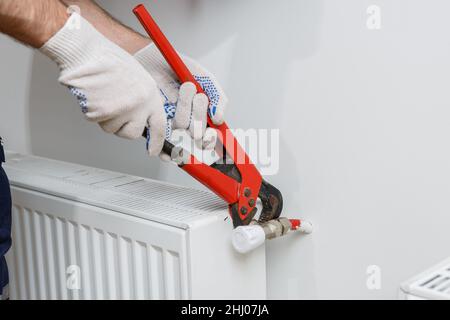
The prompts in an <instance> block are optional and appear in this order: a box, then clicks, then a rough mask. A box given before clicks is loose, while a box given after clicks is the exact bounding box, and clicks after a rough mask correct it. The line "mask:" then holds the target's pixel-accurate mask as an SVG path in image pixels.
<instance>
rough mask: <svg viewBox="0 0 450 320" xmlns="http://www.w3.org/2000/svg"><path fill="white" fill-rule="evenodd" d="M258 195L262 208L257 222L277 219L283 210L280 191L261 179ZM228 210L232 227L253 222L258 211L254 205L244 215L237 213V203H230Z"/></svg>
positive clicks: (262, 222) (261, 222)
mask: <svg viewBox="0 0 450 320" xmlns="http://www.w3.org/2000/svg"><path fill="white" fill-rule="evenodd" d="M258 197H259V199H260V200H261V203H262V209H261V214H260V216H259V219H258V221H257V223H260V224H264V223H266V222H269V221H271V220H275V219H278V218H279V217H280V215H281V211H282V210H283V196H282V195H281V192H280V191H279V190H278V189H277V188H275V187H274V186H272V185H271V184H270V183H268V182H267V181H265V180H263V181H262V184H261V189H260V191H259V194H258ZM229 210H230V215H231V218H232V220H233V226H234V228H237V227H239V226H247V225H249V224H250V223H252V222H254V217H255V215H256V213H257V211H258V210H257V208H256V207H254V208H253V209H252V210H251V211H250V212H249V213H248V214H246V215H242V214H239V206H238V203H234V204H232V205H230V206H229Z"/></svg>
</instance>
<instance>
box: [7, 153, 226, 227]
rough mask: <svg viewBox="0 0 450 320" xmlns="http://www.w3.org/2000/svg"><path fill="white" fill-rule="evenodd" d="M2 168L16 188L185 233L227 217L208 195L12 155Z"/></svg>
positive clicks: (222, 206)
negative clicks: (158, 224) (169, 226)
mask: <svg viewBox="0 0 450 320" xmlns="http://www.w3.org/2000/svg"><path fill="white" fill-rule="evenodd" d="M4 167H5V170H6V171H7V173H8V176H9V179H10V182H11V185H13V186H16V187H21V188H26V189H32V190H35V191H39V192H44V193H47V194H50V195H54V196H58V197H63V198H66V199H70V200H75V201H79V202H83V203H87V204H90V205H94V206H98V207H102V208H105V209H109V210H114V211H118V212H122V213H126V214H131V215H134V216H139V217H141V218H144V219H147V220H152V221H157V222H160V223H165V224H168V225H172V226H176V227H180V228H183V229H187V228H189V227H192V226H194V225H195V224H197V223H202V222H204V221H205V220H209V219H225V218H226V217H227V216H228V209H227V206H226V204H225V202H223V201H222V200H221V199H219V198H218V197H217V196H216V195H214V194H212V193H211V192H208V191H203V190H196V189H193V188H188V187H181V186H176V185H172V184H169V183H165V182H161V181H156V180H152V179H146V178H141V177H136V176H131V175H127V174H121V173H117V172H112V171H108V170H102V169H97V168H91V167H86V166H82V165H78V164H73V163H68V162H62V161H57V160H51V159H46V158H40V157H35V156H28V155H22V154H18V153H12V152H8V153H7V162H6V163H5V166H4Z"/></svg>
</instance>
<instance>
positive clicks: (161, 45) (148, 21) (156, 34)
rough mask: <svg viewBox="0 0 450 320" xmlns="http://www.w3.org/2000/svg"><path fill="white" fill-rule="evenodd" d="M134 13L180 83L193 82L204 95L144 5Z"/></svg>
mask: <svg viewBox="0 0 450 320" xmlns="http://www.w3.org/2000/svg"><path fill="white" fill-rule="evenodd" d="M133 12H134V14H135V15H136V17H137V18H138V19H139V21H140V22H141V24H142V26H143V27H144V29H145V31H147V33H148V34H149V36H150V38H152V40H153V42H155V44H156V46H157V47H158V49H159V51H160V52H161V53H162V55H163V56H164V58H165V59H166V61H167V63H168V64H169V65H170V66H171V67H172V70H173V71H174V72H175V73H176V75H177V76H178V79H179V80H180V82H181V83H184V82H192V83H194V84H195V85H196V86H197V92H200V93H204V91H203V88H202V87H201V86H200V84H199V83H198V82H197V81H196V80H195V78H194V76H193V75H192V74H191V72H190V71H189V69H188V68H187V67H186V65H185V64H184V62H183V60H181V58H180V56H179V55H178V53H177V52H176V51H175V49H174V48H173V47H172V45H171V44H170V42H169V40H167V38H166V36H165V35H164V33H162V31H161V29H159V27H158V25H157V24H156V22H155V20H153V18H152V16H151V15H150V13H149V12H148V11H147V9H145V7H144V5H143V4H140V5H138V6H137V7H136V8H134V9H133Z"/></svg>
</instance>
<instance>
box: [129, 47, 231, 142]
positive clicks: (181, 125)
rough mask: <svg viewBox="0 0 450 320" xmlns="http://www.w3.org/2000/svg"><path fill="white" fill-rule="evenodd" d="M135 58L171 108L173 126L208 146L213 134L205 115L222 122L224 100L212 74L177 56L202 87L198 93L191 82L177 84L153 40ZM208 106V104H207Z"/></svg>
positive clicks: (224, 97) (214, 120)
mask: <svg viewBox="0 0 450 320" xmlns="http://www.w3.org/2000/svg"><path fill="white" fill-rule="evenodd" d="M135 58H136V59H137V60H138V61H139V62H140V63H141V64H142V65H143V66H144V67H145V69H147V71H148V72H149V73H150V74H151V75H152V77H153V78H154V79H155V81H156V83H157V85H158V87H159V88H160V90H161V92H162V94H163V96H164V97H165V100H166V102H165V104H166V106H167V105H170V106H172V108H173V109H174V110H175V112H174V117H173V126H172V127H173V129H180V130H187V131H188V132H189V133H190V135H191V136H192V138H193V139H194V140H203V141H202V144H203V147H205V148H208V147H212V146H213V144H214V142H215V138H216V137H217V135H216V131H215V130H214V129H207V128H206V127H207V115H208V113H209V115H210V116H211V120H212V121H213V122H214V123H215V124H222V123H223V122H224V113H225V109H226V106H227V103H228V99H227V97H226V95H225V93H224V91H223V90H222V88H221V86H220V85H219V83H218V82H217V80H216V79H215V77H214V76H213V75H212V74H211V73H210V72H209V71H207V70H206V69H205V68H203V67H202V66H200V65H199V64H198V63H197V62H196V61H194V60H193V59H191V58H189V57H186V56H181V58H182V59H183V62H184V63H185V64H186V66H187V67H188V68H189V70H190V71H191V73H192V74H193V75H194V78H195V79H196V81H197V82H198V83H199V84H200V85H201V86H202V88H203V90H204V91H205V93H206V96H205V94H201V93H200V94H198V93H197V90H196V87H195V85H194V84H193V83H190V82H186V83H183V84H181V85H180V83H179V81H178V79H177V76H176V75H175V73H174V72H173V71H172V69H171V68H170V66H169V65H168V63H167V62H166V61H165V60H164V58H163V56H162V55H161V53H160V52H159V50H158V48H157V47H156V45H155V44H154V43H151V44H150V45H148V46H146V47H145V48H143V49H141V50H140V51H138V52H137V53H136V54H135ZM208 106H209V107H208Z"/></svg>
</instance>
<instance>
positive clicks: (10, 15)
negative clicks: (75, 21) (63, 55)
mask: <svg viewBox="0 0 450 320" xmlns="http://www.w3.org/2000/svg"><path fill="white" fill-rule="evenodd" d="M67 18H68V14H67V12H66V7H65V6H64V4H62V3H61V2H60V1H59V0H39V1H36V0H20V1H17V0H0V32H2V33H5V34H7V35H9V36H11V37H13V38H15V39H17V40H19V41H21V42H23V43H25V44H28V45H30V46H32V47H34V48H40V47H41V46H42V45H43V44H44V43H45V42H47V40H49V39H50V38H51V37H52V36H53V35H54V34H55V33H56V32H58V30H59V29H61V28H62V27H63V26H64V24H65V22H66V21H67Z"/></svg>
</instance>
